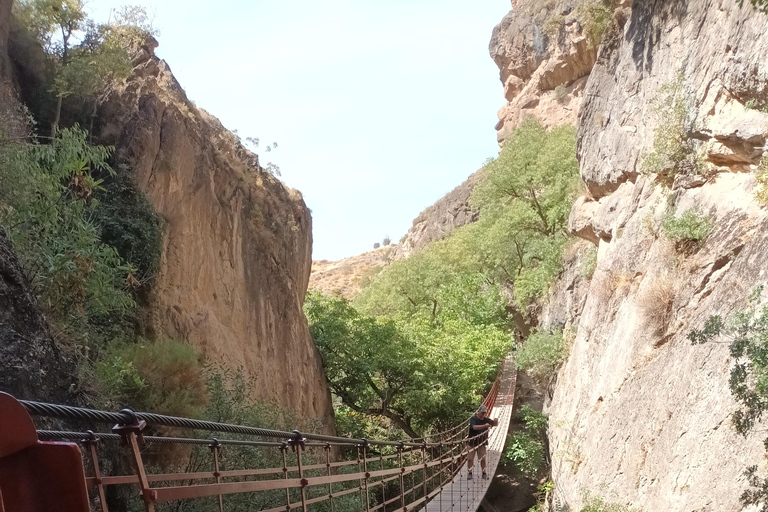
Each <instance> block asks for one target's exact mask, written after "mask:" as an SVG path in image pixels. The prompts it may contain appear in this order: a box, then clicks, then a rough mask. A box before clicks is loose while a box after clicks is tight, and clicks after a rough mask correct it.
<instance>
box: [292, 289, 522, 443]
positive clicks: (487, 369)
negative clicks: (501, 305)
mask: <svg viewBox="0 0 768 512" xmlns="http://www.w3.org/2000/svg"><path fill="white" fill-rule="evenodd" d="M446 304H450V300H447V301H446ZM305 311H306V314H307V318H308V320H309V324H310V331H311V332H312V336H313V338H314V339H315V344H316V345H317V347H318V349H319V351H320V355H321V357H322V360H323V367H324V369H325V373H326V377H327V378H328V381H329V384H330V387H331V391H332V392H333V394H334V395H336V396H337V397H338V398H339V399H340V400H341V401H342V403H343V404H344V406H346V407H348V408H349V409H351V410H352V411H354V412H356V413H360V414H365V415H368V416H373V417H386V418H388V419H389V420H390V421H391V422H392V423H393V424H394V425H396V426H397V427H398V428H400V429H401V430H402V431H403V432H405V433H406V434H407V435H408V436H410V437H414V438H417V437H420V436H421V435H423V434H425V433H426V432H427V431H428V430H429V429H430V428H432V427H435V428H439V427H440V426H441V425H446V426H447V425H451V424H453V423H454V422H455V421H456V420H457V419H459V418H461V419H463V418H464V417H466V416H468V415H469V414H470V413H471V411H472V410H473V409H474V408H475V407H476V406H477V404H478V403H479V401H480V398H481V396H482V392H483V391H484V390H485V389H486V388H487V386H488V385H489V383H490V381H492V380H493V377H494V376H495V374H496V372H497V370H498V364H499V362H500V361H501V358H502V356H503V353H504V350H505V349H506V347H507V346H508V343H509V335H508V334H507V333H505V332H504V331H503V330H501V329H499V328H497V327H495V326H493V325H477V324H472V323H470V322H469V321H468V319H466V318H461V317H460V315H453V314H451V313H450V311H451V307H449V306H446V308H445V309H444V310H442V311H441V313H440V315H439V316H438V321H437V322H435V321H432V319H431V317H430V316H429V315H426V316H425V315H413V316H411V317H409V318H406V317H401V318H399V319H397V320H393V319H391V318H387V317H383V316H381V317H378V318H376V317H373V316H368V315H365V314H362V313H360V312H359V311H357V310H356V309H355V308H354V307H353V306H352V305H351V304H350V303H349V302H347V301H346V300H344V299H335V298H330V297H326V296H324V295H322V294H319V293H317V292H311V293H310V294H309V295H308V296H307V301H306V303H305Z"/></svg>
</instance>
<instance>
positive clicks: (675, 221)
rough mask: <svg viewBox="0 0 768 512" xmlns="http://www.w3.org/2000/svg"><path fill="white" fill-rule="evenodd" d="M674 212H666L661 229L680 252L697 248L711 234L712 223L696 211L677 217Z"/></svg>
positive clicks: (688, 211)
mask: <svg viewBox="0 0 768 512" xmlns="http://www.w3.org/2000/svg"><path fill="white" fill-rule="evenodd" d="M675 213H676V212H675V210H674V209H673V210H670V211H668V212H667V213H666V214H665V215H664V218H663V219H662V221H661V229H662V232H663V233H664V236H666V237H667V238H668V239H669V240H671V241H672V242H674V243H675V248H676V249H677V250H678V251H680V252H686V251H688V250H692V249H695V248H697V247H699V246H700V245H701V244H703V243H704V241H705V240H706V239H707V237H709V234H710V233H711V232H712V228H713V224H712V221H711V220H709V219H708V218H706V217H705V216H704V215H702V214H701V212H699V211H698V210H697V209H695V208H692V209H690V210H686V211H685V212H684V213H683V214H682V215H680V216H679V217H677V216H676V214H675Z"/></svg>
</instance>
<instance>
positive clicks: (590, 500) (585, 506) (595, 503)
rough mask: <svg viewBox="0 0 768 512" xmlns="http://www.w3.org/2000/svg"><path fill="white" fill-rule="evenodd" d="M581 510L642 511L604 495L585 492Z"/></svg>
mask: <svg viewBox="0 0 768 512" xmlns="http://www.w3.org/2000/svg"><path fill="white" fill-rule="evenodd" d="M583 500H584V501H583V503H582V504H581V511H580V512H641V511H640V510H638V509H636V508H632V507H629V506H627V505H622V504H620V503H615V502H611V501H608V500H607V499H605V498H604V497H602V496H599V495H597V494H593V493H591V492H588V491H587V492H584V496H583Z"/></svg>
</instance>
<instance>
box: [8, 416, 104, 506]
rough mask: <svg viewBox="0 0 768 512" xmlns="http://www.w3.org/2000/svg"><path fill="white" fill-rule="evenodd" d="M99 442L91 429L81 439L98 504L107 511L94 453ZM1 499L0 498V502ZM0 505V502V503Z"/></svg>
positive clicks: (97, 460)
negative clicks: (90, 470) (90, 467)
mask: <svg viewBox="0 0 768 512" xmlns="http://www.w3.org/2000/svg"><path fill="white" fill-rule="evenodd" d="M98 442H99V440H98V439H96V435H95V434H94V433H93V431H92V430H89V431H88V437H86V438H85V439H83V440H82V443H83V445H84V446H85V447H86V448H88V453H89V454H90V455H91V462H92V463H93V476H94V478H95V482H96V489H97V491H98V493H99V505H100V508H101V511H102V512H109V510H108V509H107V497H106V496H105V494H104V484H103V482H102V480H101V469H100V468H99V457H98V455H97V454H96V444H97V443H98ZM1 501H2V499H0V502H1ZM0 505H1V504H0Z"/></svg>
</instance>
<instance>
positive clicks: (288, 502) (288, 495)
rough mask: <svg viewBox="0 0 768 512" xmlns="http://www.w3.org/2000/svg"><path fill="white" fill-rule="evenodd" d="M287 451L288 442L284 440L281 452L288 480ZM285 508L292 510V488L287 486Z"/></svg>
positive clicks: (284, 471)
mask: <svg viewBox="0 0 768 512" xmlns="http://www.w3.org/2000/svg"><path fill="white" fill-rule="evenodd" d="M287 452H288V443H286V442H283V444H281V445H280V453H282V455H283V476H284V477H285V479H286V480H288V462H287V460H286V453H287ZM285 510H286V511H288V512H290V510H291V490H290V489H289V488H288V487H286V488H285Z"/></svg>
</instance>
